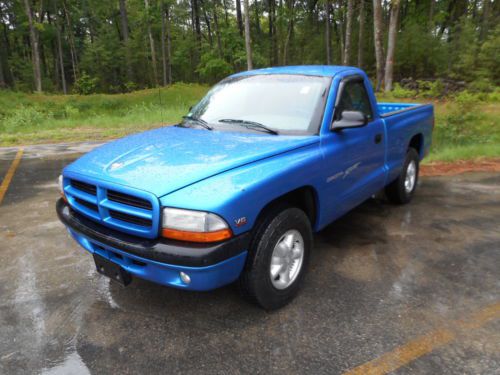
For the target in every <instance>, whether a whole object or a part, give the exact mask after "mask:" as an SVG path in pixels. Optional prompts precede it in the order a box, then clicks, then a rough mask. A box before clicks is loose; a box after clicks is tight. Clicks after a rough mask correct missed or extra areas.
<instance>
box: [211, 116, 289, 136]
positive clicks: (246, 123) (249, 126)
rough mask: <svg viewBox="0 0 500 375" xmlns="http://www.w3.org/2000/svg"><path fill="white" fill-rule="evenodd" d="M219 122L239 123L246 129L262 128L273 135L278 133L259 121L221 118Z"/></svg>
mask: <svg viewBox="0 0 500 375" xmlns="http://www.w3.org/2000/svg"><path fill="white" fill-rule="evenodd" d="M218 121H219V122H230V123H233V124H240V125H242V126H244V127H246V128H247V129H255V130H263V131H265V132H267V133H269V134H273V135H278V134H279V133H278V132H277V131H276V130H274V129H271V128H269V127H267V126H266V125H264V124H261V123H260V122H255V121H250V120H241V119H234V118H223V119H220V120H218Z"/></svg>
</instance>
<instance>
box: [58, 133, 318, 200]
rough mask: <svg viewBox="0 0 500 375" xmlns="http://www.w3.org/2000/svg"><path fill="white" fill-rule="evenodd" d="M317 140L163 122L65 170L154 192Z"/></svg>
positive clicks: (195, 180)
mask: <svg viewBox="0 0 500 375" xmlns="http://www.w3.org/2000/svg"><path fill="white" fill-rule="evenodd" d="M317 142H319V140H318V137H317V136H284V135H279V136H273V135H269V134H265V133H262V134H254V133H235V132H220V131H207V130H203V129H193V128H180V127H164V128H159V129H155V130H150V131H147V132H144V133H140V134H135V135H132V136H128V137H125V138H122V139H120V140H117V141H114V142H110V143H107V144H105V145H103V146H101V147H98V148H96V149H95V150H93V151H91V152H89V153H88V154H86V155H84V156H82V157H81V158H80V159H78V160H76V161H75V162H74V163H72V164H70V165H69V166H68V167H66V169H65V173H66V172H71V173H77V174H81V175H83V176H86V177H88V178H96V179H99V180H105V181H107V182H111V183H116V184H121V185H125V186H128V187H132V188H136V189H141V190H144V191H149V192H151V193H153V194H155V195H156V196H158V197H161V196H163V195H165V194H168V193H171V192H173V191H175V190H178V189H180V188H183V187H185V186H187V185H190V184H193V183H195V182H198V181H200V180H203V179H205V178H208V177H210V176H213V175H215V174H218V173H221V172H224V171H227V170H229V169H232V168H236V167H239V166H241V165H244V164H248V163H251V162H254V161H257V160H261V159H264V158H267V157H270V156H273V155H277V154H280V153H283V152H287V151H290V150H293V149H296V148H299V147H303V146H306V145H309V144H312V143H317Z"/></svg>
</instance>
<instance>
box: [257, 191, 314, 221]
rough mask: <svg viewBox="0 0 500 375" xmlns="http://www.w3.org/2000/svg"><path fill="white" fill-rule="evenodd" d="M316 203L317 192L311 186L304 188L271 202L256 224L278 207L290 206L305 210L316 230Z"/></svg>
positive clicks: (262, 211)
mask: <svg viewBox="0 0 500 375" xmlns="http://www.w3.org/2000/svg"><path fill="white" fill-rule="evenodd" d="M316 202H317V200H316V192H315V190H314V188H312V187H311V186H304V187H301V188H298V189H296V190H292V191H290V192H288V193H286V194H283V195H282V196H279V197H277V198H275V199H274V200H272V201H271V202H269V203H268V204H267V205H266V206H265V207H264V208H263V209H262V210H261V211H260V213H259V215H258V217H257V220H256V223H257V222H258V221H259V220H261V219H262V218H263V217H264V216H265V215H266V214H267V213H268V212H269V211H271V210H273V209H274V208H276V207H277V206H280V205H288V206H293V207H297V208H300V209H301V210H303V211H304V212H305V213H306V215H307V217H308V218H309V220H310V221H311V226H312V227H313V228H314V224H315V223H316V214H317V212H318V211H317V207H316Z"/></svg>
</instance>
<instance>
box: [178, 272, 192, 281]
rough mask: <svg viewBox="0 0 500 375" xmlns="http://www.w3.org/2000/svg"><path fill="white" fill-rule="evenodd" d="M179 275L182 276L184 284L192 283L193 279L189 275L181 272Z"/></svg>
mask: <svg viewBox="0 0 500 375" xmlns="http://www.w3.org/2000/svg"><path fill="white" fill-rule="evenodd" d="M179 275H180V276H181V280H182V282H183V283H184V284H189V283H190V282H191V278H190V277H189V275H188V274H187V273H184V272H179Z"/></svg>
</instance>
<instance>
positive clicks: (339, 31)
mask: <svg viewBox="0 0 500 375" xmlns="http://www.w3.org/2000/svg"><path fill="white" fill-rule="evenodd" d="M333 26H334V30H335V33H336V34H337V38H338V39H339V44H340V61H341V62H343V61H344V52H345V51H344V49H345V46H344V22H343V20H342V18H341V19H340V20H339V25H338V27H337V23H335V22H334V23H333Z"/></svg>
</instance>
